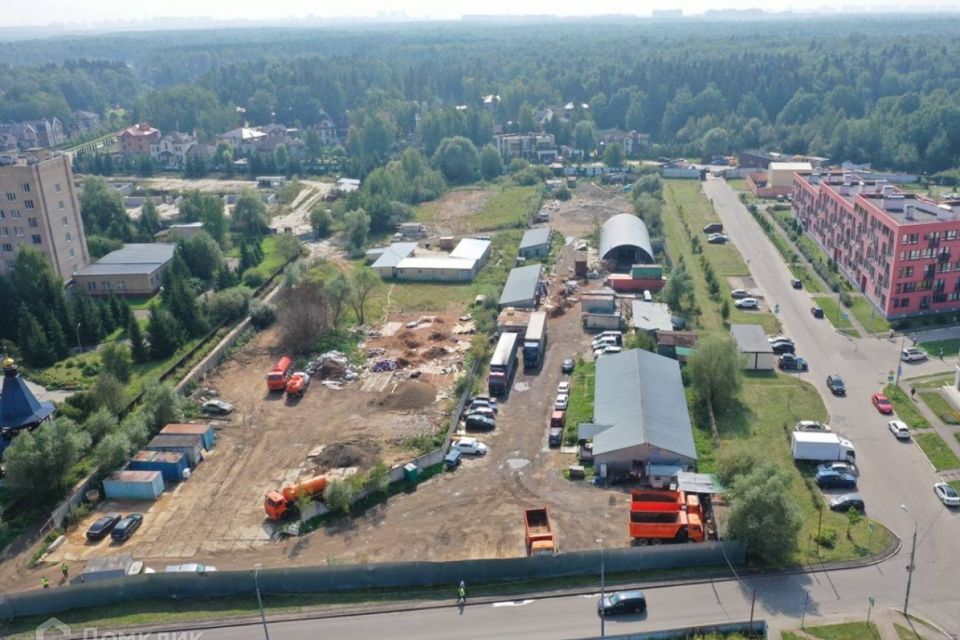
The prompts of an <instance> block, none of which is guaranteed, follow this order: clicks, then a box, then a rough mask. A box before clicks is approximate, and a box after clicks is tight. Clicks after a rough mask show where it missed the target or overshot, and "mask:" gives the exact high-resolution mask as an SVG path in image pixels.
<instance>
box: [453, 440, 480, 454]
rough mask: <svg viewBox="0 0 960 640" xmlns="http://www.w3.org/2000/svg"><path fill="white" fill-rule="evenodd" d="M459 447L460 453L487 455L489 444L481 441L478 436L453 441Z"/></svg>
mask: <svg viewBox="0 0 960 640" xmlns="http://www.w3.org/2000/svg"><path fill="white" fill-rule="evenodd" d="M453 446H455V447H456V448H457V449H459V450H460V453H463V454H466V455H471V456H485V455H487V445H485V444H484V443H482V442H480V441H479V440H477V439H476V438H460V439H459V440H457V441H456V442H455V443H453Z"/></svg>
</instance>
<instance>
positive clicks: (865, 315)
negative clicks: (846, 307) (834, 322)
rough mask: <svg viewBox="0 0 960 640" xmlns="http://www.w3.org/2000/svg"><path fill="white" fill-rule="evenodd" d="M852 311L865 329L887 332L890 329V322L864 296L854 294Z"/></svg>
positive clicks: (871, 331) (872, 331)
mask: <svg viewBox="0 0 960 640" xmlns="http://www.w3.org/2000/svg"><path fill="white" fill-rule="evenodd" d="M850 311H851V313H853V316H854V317H855V318H856V319H857V321H858V322H859V323H860V324H861V325H862V326H863V328H864V330H866V331H868V332H870V333H887V332H889V331H890V323H889V322H887V321H886V319H884V317H883V316H881V315H880V314H879V313H878V312H877V309H876V307H874V306H873V305H872V304H870V301H869V300H867V299H866V298H864V297H863V296H853V305H852V306H851V307H850Z"/></svg>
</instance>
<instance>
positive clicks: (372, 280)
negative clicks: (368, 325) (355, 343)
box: [350, 265, 380, 325]
mask: <svg viewBox="0 0 960 640" xmlns="http://www.w3.org/2000/svg"><path fill="white" fill-rule="evenodd" d="M379 285H380V276H378V275H377V273H376V271H374V270H373V269H371V268H370V267H367V266H364V265H361V266H359V267H357V268H356V269H354V270H353V271H352V272H351V273H350V306H351V307H353V313H354V314H355V315H356V316H357V324H361V325H362V324H363V323H364V322H365V321H366V309H367V300H369V298H370V294H371V293H373V290H374V289H376V288H377V287H378V286H379Z"/></svg>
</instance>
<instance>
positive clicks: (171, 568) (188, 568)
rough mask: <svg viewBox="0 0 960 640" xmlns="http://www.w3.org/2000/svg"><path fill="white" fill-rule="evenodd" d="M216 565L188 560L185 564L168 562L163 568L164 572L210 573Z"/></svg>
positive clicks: (214, 569)
mask: <svg viewBox="0 0 960 640" xmlns="http://www.w3.org/2000/svg"><path fill="white" fill-rule="evenodd" d="M216 570H217V568H216V567H211V566H210V565H208V564H202V563H199V562H189V563H187V564H168V565H167V568H166V569H164V570H163V572H164V573H210V572H212V571H216Z"/></svg>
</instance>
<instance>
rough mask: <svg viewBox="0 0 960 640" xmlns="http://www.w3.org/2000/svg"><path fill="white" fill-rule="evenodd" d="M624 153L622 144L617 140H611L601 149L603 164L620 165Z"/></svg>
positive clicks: (624, 156) (617, 166)
mask: <svg viewBox="0 0 960 640" xmlns="http://www.w3.org/2000/svg"><path fill="white" fill-rule="evenodd" d="M625 159H626V155H624V153H623V145H621V144H620V143H619V142H611V143H610V144H608V145H607V146H606V147H604V149H603V164H605V165H607V166H608V167H616V168H619V167H622V166H623V162H624V160H625Z"/></svg>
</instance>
